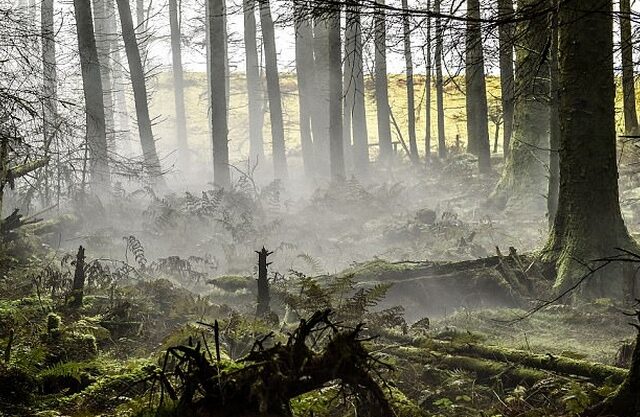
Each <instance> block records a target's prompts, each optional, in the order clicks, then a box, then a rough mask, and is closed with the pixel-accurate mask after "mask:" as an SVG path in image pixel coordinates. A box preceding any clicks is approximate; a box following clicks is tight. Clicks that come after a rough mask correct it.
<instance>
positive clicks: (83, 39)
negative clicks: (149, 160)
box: [73, 0, 110, 193]
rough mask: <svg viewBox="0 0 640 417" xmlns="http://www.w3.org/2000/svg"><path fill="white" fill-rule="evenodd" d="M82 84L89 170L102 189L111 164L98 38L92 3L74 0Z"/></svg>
mask: <svg viewBox="0 0 640 417" xmlns="http://www.w3.org/2000/svg"><path fill="white" fill-rule="evenodd" d="M73 6H74V10H75V15H76V29H77V34H78V47H79V51H80V66H81V68H82V86H83V91H84V101H85V114H86V129H87V131H86V146H87V148H88V150H89V155H90V157H91V164H90V172H91V181H92V183H93V186H94V190H93V191H94V192H98V193H103V192H105V191H106V189H107V188H108V186H109V181H110V179H109V165H108V163H107V158H108V153H107V134H106V131H105V120H104V103H103V101H102V100H103V95H102V80H101V78H100V63H99V61H98V50H97V47H96V38H95V34H94V31H93V16H92V12H91V3H90V2H89V1H85V0H74V2H73Z"/></svg>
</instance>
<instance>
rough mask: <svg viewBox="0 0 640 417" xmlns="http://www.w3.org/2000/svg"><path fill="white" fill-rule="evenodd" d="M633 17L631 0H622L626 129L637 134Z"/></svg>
mask: <svg viewBox="0 0 640 417" xmlns="http://www.w3.org/2000/svg"><path fill="white" fill-rule="evenodd" d="M631 19H632V17H631V4H630V0H620V43H621V52H622V94H623V107H624V109H623V112H624V130H625V133H626V134H627V135H637V134H638V114H637V112H636V87H635V76H634V73H633V34H632V32H631Z"/></svg>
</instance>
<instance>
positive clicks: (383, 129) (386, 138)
mask: <svg viewBox="0 0 640 417" xmlns="http://www.w3.org/2000/svg"><path fill="white" fill-rule="evenodd" d="M375 3H376V9H375V11H374V16H373V18H374V30H375V50H376V51H375V89H376V111H377V116H378V144H379V149H380V159H381V160H382V161H383V162H389V161H390V160H391V157H392V155H393V147H392V143H391V124H390V120H389V117H390V116H389V110H390V108H389V85H388V78H387V77H388V74H387V28H386V14H385V11H384V6H385V0H376V2H375Z"/></svg>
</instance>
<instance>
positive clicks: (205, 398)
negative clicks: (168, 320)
mask: <svg viewBox="0 0 640 417" xmlns="http://www.w3.org/2000/svg"><path fill="white" fill-rule="evenodd" d="M361 330H362V327H361V326H357V327H356V328H354V329H341V328H339V327H338V326H337V325H336V324H335V323H333V321H332V320H331V311H330V310H325V311H321V312H317V313H315V314H314V315H313V316H312V317H311V318H310V319H308V320H301V322H300V325H299V326H298V328H297V329H296V330H295V331H294V332H293V333H292V334H291V336H290V337H289V340H288V341H287V343H286V344H281V343H277V344H276V345H275V346H273V347H270V348H264V347H263V344H264V340H262V341H259V342H257V343H256V344H255V346H254V348H253V350H252V352H251V353H250V354H249V355H248V356H247V357H246V358H244V359H243V360H242V361H241V362H242V363H243V364H244V367H242V368H241V369H237V367H236V368H235V369H234V370H225V368H224V367H221V366H217V365H216V364H214V363H211V362H210V360H208V359H207V352H206V351H203V350H202V349H201V346H200V343H198V344H197V345H196V346H195V347H194V346H178V347H175V348H172V349H170V350H169V351H168V353H167V359H166V360H165V369H164V370H163V376H162V377H161V379H162V381H163V382H162V383H163V388H164V389H165V390H166V392H167V393H168V395H169V396H171V397H172V398H173V399H174V400H176V401H178V402H179V404H180V407H181V408H182V410H184V411H185V412H196V413H198V415H204V416H213V415H216V416H224V417H228V416H246V415H275V416H291V410H290V405H289V402H290V400H291V399H293V398H295V397H297V396H300V395H302V394H304V393H307V392H311V391H313V390H316V389H319V388H322V387H323V386H325V385H326V384H329V383H332V382H335V381H339V382H340V384H341V385H342V386H344V387H348V388H349V390H350V392H352V393H355V394H356V395H357V396H358V398H359V399H360V401H365V402H366V404H367V405H368V410H367V415H369V416H372V417H383V416H391V415H393V412H392V410H391V407H390V405H389V403H388V402H387V400H386V396H385V394H384V392H383V389H382V388H381V387H380V385H379V384H378V382H377V381H376V380H375V379H374V378H373V376H372V375H371V373H372V372H374V371H375V369H374V365H375V362H376V361H375V360H374V359H373V358H372V357H371V356H370V354H369V352H368V351H367V350H366V348H365V347H364V346H363V339H361ZM321 334H330V335H331V336H330V338H329V341H328V342H327V344H326V345H325V347H324V348H323V349H322V350H321V351H314V350H312V349H311V348H310V347H309V344H310V340H311V339H315V338H317V337H318V336H320V335H321ZM169 358H173V360H175V362H176V363H177V365H176V366H175V368H174V370H173V371H172V372H170V370H168V369H167V366H166V364H167V363H169V360H168V359H169ZM196 393H200V394H199V395H196ZM221 404H224V408H222V407H221Z"/></svg>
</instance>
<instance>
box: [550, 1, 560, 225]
mask: <svg viewBox="0 0 640 417" xmlns="http://www.w3.org/2000/svg"><path fill="white" fill-rule="evenodd" d="M558 1H559V0H553V6H554V9H556V10H557V8H558ZM558 42H559V38H558V15H557V12H556V13H554V16H553V18H552V27H551V52H550V55H551V56H550V57H549V66H550V69H549V71H550V79H551V94H550V97H551V100H550V106H551V109H550V112H551V113H550V128H549V148H550V150H549V191H548V192H547V217H548V220H549V227H551V226H553V222H554V220H555V217H556V212H557V211H558V193H559V191H560V190H559V187H560V154H559V149H560V109H559V107H560V71H559V68H558V58H559V53H560V51H559V50H558Z"/></svg>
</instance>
